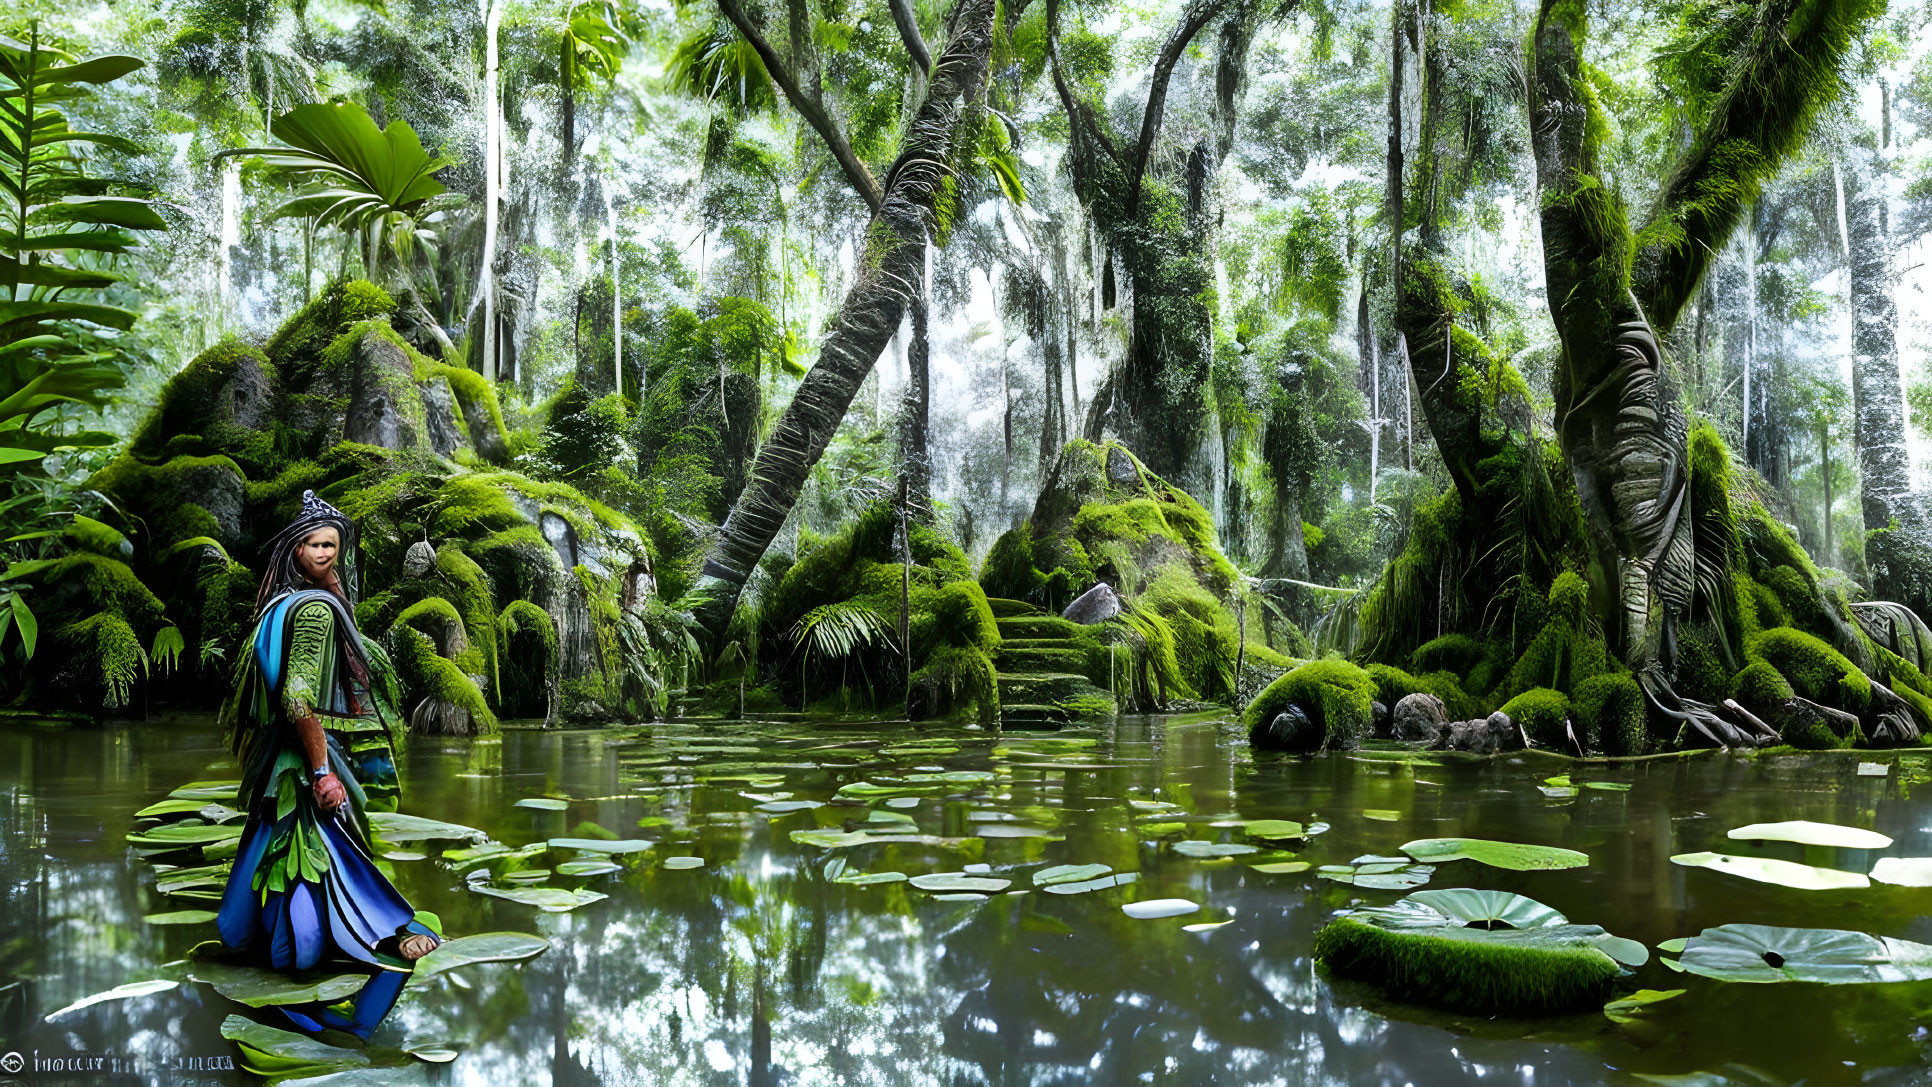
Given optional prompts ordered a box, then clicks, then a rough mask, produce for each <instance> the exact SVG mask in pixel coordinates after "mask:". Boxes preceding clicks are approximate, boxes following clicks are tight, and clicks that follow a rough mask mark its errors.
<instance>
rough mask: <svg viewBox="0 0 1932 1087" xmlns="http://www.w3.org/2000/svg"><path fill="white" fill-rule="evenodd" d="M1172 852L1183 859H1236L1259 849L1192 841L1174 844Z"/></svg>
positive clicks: (1227, 843)
mask: <svg viewBox="0 0 1932 1087" xmlns="http://www.w3.org/2000/svg"><path fill="white" fill-rule="evenodd" d="M1173 848H1174V852H1176V853H1179V854H1180V855H1181V856H1183V857H1196V858H1201V857H1238V856H1240V855H1242V854H1244V853H1258V852H1260V849H1259V848H1258V847H1256V846H1252V845H1247V844H1245V843H1233V842H1203V841H1197V840H1194V839H1189V840H1187V841H1181V842H1175V843H1174V847H1173Z"/></svg>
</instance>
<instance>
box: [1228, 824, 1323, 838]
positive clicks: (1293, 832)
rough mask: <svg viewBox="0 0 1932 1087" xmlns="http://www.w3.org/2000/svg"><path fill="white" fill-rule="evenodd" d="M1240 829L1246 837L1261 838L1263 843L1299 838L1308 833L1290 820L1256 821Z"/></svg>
mask: <svg viewBox="0 0 1932 1087" xmlns="http://www.w3.org/2000/svg"><path fill="white" fill-rule="evenodd" d="M1241 829H1242V831H1243V833H1245V834H1247V836H1248V837H1250V838H1261V839H1263V840H1265V841H1280V840H1282V839H1284V838H1300V837H1304V836H1306V834H1307V833H1308V832H1307V830H1306V829H1304V828H1303V827H1302V825H1301V824H1300V823H1297V822H1294V821H1293V820H1290V819H1256V820H1255V821H1254V822H1252V823H1249V824H1247V825H1246V826H1245V827H1243V828H1241Z"/></svg>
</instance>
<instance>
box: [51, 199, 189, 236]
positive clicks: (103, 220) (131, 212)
mask: <svg viewBox="0 0 1932 1087" xmlns="http://www.w3.org/2000/svg"><path fill="white" fill-rule="evenodd" d="M34 219H35V221H36V222H42V223H96V224H99V225H101V226H119V227H126V228H128V229H129V230H166V229H168V222H167V220H165V219H163V218H161V216H159V215H157V214H155V211H154V208H153V207H151V206H150V205H149V204H148V202H147V201H146V200H138V199H135V198H134V197H130V196H79V197H68V198H67V199H65V200H62V201H61V202H60V203H58V204H47V205H44V206H42V207H41V208H40V209H38V210H37V211H35V212H34Z"/></svg>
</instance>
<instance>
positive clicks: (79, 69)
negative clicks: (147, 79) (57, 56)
mask: <svg viewBox="0 0 1932 1087" xmlns="http://www.w3.org/2000/svg"><path fill="white" fill-rule="evenodd" d="M146 66H147V65H146V62H145V61H143V60H141V59H140V58H139V57H129V56H122V55H118V54H115V55H109V56H101V57H92V58H89V59H87V60H83V61H81V62H80V63H78V64H64V65H61V66H59V67H56V68H42V69H41V70H40V71H38V72H35V73H34V86H36V87H46V86H51V85H53V84H57V83H112V82H114V81H115V80H117V79H119V78H121V77H122V76H124V75H126V74H128V73H129V72H135V71H139V70H141V69H142V68H144V67H146Z"/></svg>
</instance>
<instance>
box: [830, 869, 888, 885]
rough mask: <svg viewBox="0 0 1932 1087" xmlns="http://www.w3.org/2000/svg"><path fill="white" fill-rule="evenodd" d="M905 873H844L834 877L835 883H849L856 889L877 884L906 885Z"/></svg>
mask: <svg viewBox="0 0 1932 1087" xmlns="http://www.w3.org/2000/svg"><path fill="white" fill-rule="evenodd" d="M905 881H906V874H905V873H904V872H842V873H840V874H839V875H838V876H836V877H834V878H833V880H832V882H833V883H848V884H851V885H853V886H855V887H870V886H872V885H873V884H875V883H904V882H905Z"/></svg>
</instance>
